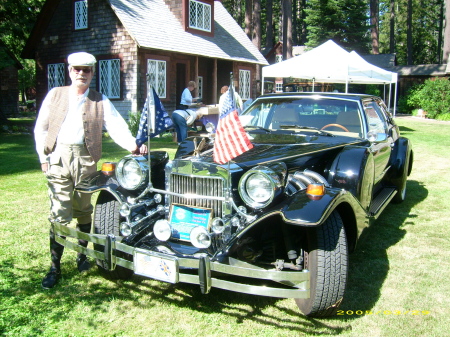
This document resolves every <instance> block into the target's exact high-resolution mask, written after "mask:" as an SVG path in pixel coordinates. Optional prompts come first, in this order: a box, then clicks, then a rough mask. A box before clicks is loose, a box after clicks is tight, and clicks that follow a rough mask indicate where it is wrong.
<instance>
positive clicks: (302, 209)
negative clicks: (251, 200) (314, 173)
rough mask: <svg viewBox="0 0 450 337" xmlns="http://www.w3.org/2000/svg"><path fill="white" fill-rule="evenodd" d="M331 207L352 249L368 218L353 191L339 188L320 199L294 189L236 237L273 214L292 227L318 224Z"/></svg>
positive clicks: (323, 219) (323, 220)
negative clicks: (338, 218) (289, 195)
mask: <svg viewBox="0 0 450 337" xmlns="http://www.w3.org/2000/svg"><path fill="white" fill-rule="evenodd" d="M334 210H337V211H338V212H339V214H340V215H341V218H342V220H343V222H344V226H345V230H346V233H347V239H348V243H349V249H350V250H353V249H354V247H355V245H356V240H357V238H358V237H359V235H360V234H361V232H362V231H363V229H364V228H366V227H367V226H368V225H369V218H368V217H367V214H366V212H365V211H364V209H363V207H362V206H361V204H360V203H359V202H358V200H356V198H355V197H354V196H353V194H351V193H349V192H348V191H345V190H339V189H327V190H326V193H325V195H323V196H322V197H321V198H320V199H315V198H313V199H311V198H310V197H309V196H308V195H307V194H306V193H305V192H304V191H303V192H298V193H296V194H294V195H293V196H292V197H290V198H289V199H287V200H285V201H284V202H283V203H282V204H279V205H277V206H276V207H274V208H272V209H270V210H267V212H265V214H264V215H263V216H261V217H258V218H257V219H255V221H254V222H253V223H252V224H251V225H250V226H248V227H247V228H246V229H245V230H244V231H242V232H241V233H239V235H238V237H242V236H245V235H246V232H247V231H248V230H251V229H252V228H254V227H255V226H258V224H259V223H260V222H262V221H264V220H265V219H267V218H269V217H274V216H277V215H278V216H280V217H281V218H282V220H283V221H284V222H285V223H287V224H289V225H292V226H301V227H315V226H320V225H321V224H322V223H324V222H325V221H326V219H327V218H328V217H329V216H330V214H331V213H332V212H333V211H334ZM274 223H276V222H274ZM231 245H232V244H231Z"/></svg>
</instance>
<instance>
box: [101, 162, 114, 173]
mask: <svg viewBox="0 0 450 337" xmlns="http://www.w3.org/2000/svg"><path fill="white" fill-rule="evenodd" d="M115 169H116V163H111V162H106V163H103V164H102V173H103V174H104V175H107V176H110V175H112V174H113V173H114V170H115Z"/></svg>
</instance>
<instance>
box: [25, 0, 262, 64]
mask: <svg viewBox="0 0 450 337" xmlns="http://www.w3.org/2000/svg"><path fill="white" fill-rule="evenodd" d="M107 1H108V3H109V4H110V5H111V8H112V9H113V11H114V12H115V13H116V15H117V17H118V19H119V20H120V22H121V23H122V24H123V26H124V27H125V28H126V29H127V31H128V33H129V34H130V35H131V37H132V38H133V39H134V40H135V42H136V43H137V45H138V46H139V47H141V48H147V49H157V50H166V51H171V52H178V53H184V54H191V55H199V56H205V57H211V58H218V59H224V60H233V61H241V62H250V63H258V64H263V65H267V64H268V63H267V61H266V59H265V58H264V56H262V54H261V53H260V52H259V51H258V49H257V48H256V47H255V46H254V45H253V43H252V42H251V41H250V40H249V39H248V37H247V35H246V34H245V33H244V31H243V30H242V29H241V27H240V26H239V25H238V24H237V22H236V21H235V20H234V19H233V18H232V16H231V15H230V14H229V13H228V12H227V11H226V9H225V8H224V7H223V5H222V3H221V2H220V1H214V36H204V35H196V34H192V33H189V32H186V31H185V30H184V28H183V26H182V24H181V23H180V21H179V20H178V19H177V18H176V17H175V15H174V14H173V13H172V12H171V11H170V9H169V7H168V6H167V5H166V4H165V1H164V0H146V1H142V0H127V1H125V0H107ZM58 3H59V0H47V1H46V3H45V5H44V7H43V9H42V12H41V13H40V15H39V17H38V21H37V22H36V25H35V27H34V28H33V31H32V33H31V34H30V38H29V39H28V41H27V44H26V46H25V48H24V50H23V52H22V56H23V57H24V58H34V50H35V49H36V46H37V43H38V41H40V36H41V35H42V34H43V32H44V31H45V29H46V27H47V26H46V25H47V24H48V22H49V21H50V20H49V16H51V15H53V13H54V11H55V8H56V7H57V5H58Z"/></svg>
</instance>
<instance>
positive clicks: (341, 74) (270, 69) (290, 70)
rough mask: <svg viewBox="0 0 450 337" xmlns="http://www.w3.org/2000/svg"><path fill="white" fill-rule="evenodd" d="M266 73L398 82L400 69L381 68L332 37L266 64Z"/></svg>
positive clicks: (342, 80)
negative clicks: (298, 53)
mask: <svg viewBox="0 0 450 337" xmlns="http://www.w3.org/2000/svg"><path fill="white" fill-rule="evenodd" d="M262 76H263V78H265V77H293V78H300V79H310V80H314V81H315V82H327V83H361V84H371V83H373V84H389V83H397V73H393V72H390V71H387V70H384V69H382V68H379V67H377V66H375V65H373V64H371V63H369V62H367V61H365V60H364V59H363V58H362V57H361V56H359V55H358V54H357V53H356V52H355V51H352V52H350V53H349V52H347V51H346V50H345V49H343V48H342V47H340V46H339V45H337V44H336V43H335V42H333V41H332V40H328V41H327V42H325V43H323V44H321V45H320V46H318V47H316V48H314V49H312V50H310V51H307V52H306V53H304V54H302V55H299V56H295V57H293V58H290V59H288V60H286V61H283V62H279V63H276V64H273V65H270V66H266V67H263V68H262Z"/></svg>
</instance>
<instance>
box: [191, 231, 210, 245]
mask: <svg viewBox="0 0 450 337" xmlns="http://www.w3.org/2000/svg"><path fill="white" fill-rule="evenodd" d="M190 239H191V242H192V244H193V245H194V247H197V248H208V247H209V246H211V236H210V235H209V233H208V231H207V230H206V228H205V227H202V226H197V227H194V228H193V229H192V230H191V235H190Z"/></svg>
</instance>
